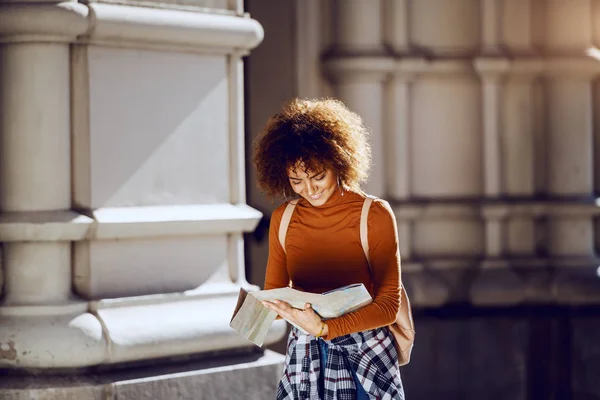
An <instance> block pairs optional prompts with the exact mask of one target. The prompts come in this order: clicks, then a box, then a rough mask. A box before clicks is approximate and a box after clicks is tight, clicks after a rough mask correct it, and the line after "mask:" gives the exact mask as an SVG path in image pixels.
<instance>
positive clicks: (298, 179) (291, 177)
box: [288, 170, 325, 181]
mask: <svg viewBox="0 0 600 400" xmlns="http://www.w3.org/2000/svg"><path fill="white" fill-rule="evenodd" d="M324 172H325V170H323V171H321V172H319V173H316V174H314V175H313V176H309V177H308V179H312V178H315V177H317V176H319V175H321V174H322V173H324ZM288 178H290V179H293V180H295V181H301V180H302V178H296V177H293V176H288Z"/></svg>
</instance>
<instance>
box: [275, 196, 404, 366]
mask: <svg viewBox="0 0 600 400" xmlns="http://www.w3.org/2000/svg"><path fill="white" fill-rule="evenodd" d="M375 199H376V197H374V196H367V197H366V198H365V201H364V203H363V207H362V211H361V215H360V243H361V246H362V249H363V252H364V254H365V258H366V259H367V264H368V265H369V272H371V274H372V268H371V261H370V260H369V240H368V227H367V221H368V217H369V210H370V208H371V204H372V203H373V200H375ZM296 204H298V199H296V200H292V201H290V202H289V203H288V204H287V206H286V208H285V210H284V212H283V216H282V217H281V223H280V225H279V235H278V236H279V243H281V247H282V248H283V251H284V252H285V237H286V234H287V229H288V227H289V224H290V220H291V218H292V214H293V213H294V210H295V209H296ZM400 289H401V290H400V296H401V297H400V310H398V315H397V316H396V322H394V323H393V324H391V325H389V326H388V328H389V330H390V333H391V334H392V336H393V337H394V344H395V347H396V351H397V353H398V364H399V365H406V364H408V363H409V361H410V355H411V352H412V348H413V345H414V341H415V324H414V321H413V316H412V309H411V307H410V300H409V299H408V295H407V293H406V289H405V288H404V285H403V284H402V282H400Z"/></svg>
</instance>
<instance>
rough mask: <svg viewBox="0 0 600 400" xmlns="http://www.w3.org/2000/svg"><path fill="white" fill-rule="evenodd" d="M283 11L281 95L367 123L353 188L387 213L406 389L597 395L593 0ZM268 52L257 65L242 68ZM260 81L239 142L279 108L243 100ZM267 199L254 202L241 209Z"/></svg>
mask: <svg viewBox="0 0 600 400" xmlns="http://www.w3.org/2000/svg"><path fill="white" fill-rule="evenodd" d="M248 3H249V8H250V9H252V8H253V7H254V8H258V9H262V12H263V13H265V16H264V18H262V17H260V16H259V17H257V19H258V20H259V21H260V22H261V23H262V22H263V21H265V24H264V26H265V32H267V35H268V31H269V29H270V25H269V23H268V22H269V21H270V20H269V18H270V17H269V16H270V15H271V14H270V13H269V12H270V11H269V9H268V6H266V5H265V4H264V2H261V1H260V0H256V1H249V2H248ZM267 3H268V2H267ZM261 5H262V6H264V7H261ZM295 5H296V8H295V10H292V9H291V7H290V10H289V12H294V13H295V14H294V15H295V21H296V24H295V29H294V31H293V33H292V34H290V35H288V36H278V38H277V39H276V40H274V41H273V42H272V43H273V49H283V48H286V51H289V47H292V48H293V49H294V51H293V53H292V54H293V58H294V60H295V67H294V69H293V72H294V76H293V78H292V79H293V81H294V82H295V83H294V86H292V85H291V84H290V83H289V84H288V86H287V87H289V92H290V93H292V95H293V96H301V97H302V96H307V97H318V96H336V97H338V98H340V99H341V100H343V101H344V102H345V103H346V104H348V105H349V106H350V107H351V108H352V109H354V110H356V111H358V112H359V114H361V115H362V116H363V118H364V119H365V121H366V123H367V124H368V125H369V126H370V127H371V129H372V137H371V140H372V146H373V155H374V167H373V171H372V176H371V179H370V181H369V182H368V184H367V185H366V187H365V189H366V190H367V191H368V192H369V193H372V194H374V195H378V196H381V197H383V198H385V199H387V200H389V201H390V202H391V203H392V205H393V207H394V211H395V213H396V217H397V219H398V228H399V236H400V242H401V243H400V245H401V254H402V258H403V278H404V281H405V283H406V285H407V287H408V292H409V294H410V296H411V299H412V302H413V305H414V306H415V307H416V308H417V309H418V310H417V331H418V334H417V344H416V348H415V359H414V362H413V363H411V365H409V366H407V367H406V368H405V377H406V378H405V380H406V386H407V389H408V393H409V396H410V395H411V394H413V395H414V396H415V398H439V397H443V396H447V397H450V398H474V399H475V398H488V397H489V396H497V397H494V398H523V399H525V398H527V399H538V398H540V399H545V398H547V399H550V398H561V399H563V398H566V399H568V398H580V399H587V398H595V397H594V396H598V395H599V392H598V386H597V384H596V383H595V382H596V381H595V380H594V379H595V378H593V377H594V376H597V375H598V374H600V367H599V365H598V360H599V357H598V349H599V346H600V342H599V341H598V340H597V339H595V338H593V337H591V336H589V335H586V334H585V333H584V332H585V329H586V327H589V326H591V325H593V324H595V322H594V321H595V318H597V317H598V316H599V312H598V308H597V307H598V304H600V278H599V277H598V269H597V268H598V265H599V264H598V261H599V260H598V257H597V249H598V245H599V244H600V227H599V221H600V219H599V218H598V215H599V213H600V211H599V209H598V200H597V194H598V192H599V191H600V179H599V177H600V174H598V173H597V172H596V171H599V170H600V168H599V166H600V164H599V163H600V147H599V146H598V143H600V136H599V135H598V130H597V129H595V124H596V123H597V118H598V115H600V109H598V105H599V104H600V102H598V96H597V92H598V88H599V86H598V83H597V82H598V80H597V76H598V74H599V73H600V61H598V59H596V58H595V56H596V54H598V51H597V49H596V45H598V44H600V43H599V41H600V34H599V33H600V14H599V11H600V3H598V2H597V1H594V0H326V1H318V0H306V1H298V2H296V4H295ZM287 18H289V17H287ZM274 51H276V50H274ZM276 54H277V53H272V54H266V52H265V53H262V54H259V53H256V54H253V55H252V56H251V57H250V60H249V68H251V67H252V65H253V63H260V62H263V61H262V60H265V59H266V58H264V57H268V58H269V59H270V60H273V59H274V57H275V55H276ZM286 54H287V53H286ZM259 57H260V60H259V59H258V58H259ZM289 72H290V71H288V70H286V71H285V72H281V74H280V75H278V76H273V73H274V72H273V71H271V72H270V77H271V79H273V80H275V81H278V79H280V77H283V76H287V75H288V74H289ZM253 74H254V75H253ZM257 76H261V72H260V70H251V74H250V75H249V84H250V94H249V96H250V97H251V98H253V99H254V102H255V103H256V102H258V103H259V105H256V104H254V105H252V107H253V108H254V109H261V112H259V113H257V114H253V113H252V112H250V113H249V116H250V127H251V129H252V130H251V132H249V137H250V138H252V137H254V135H255V134H256V133H257V132H256V129H257V127H258V126H260V124H262V123H264V120H265V119H266V117H267V116H268V115H270V114H272V113H273V112H275V111H276V110H277V109H278V107H279V106H280V102H282V101H284V100H286V99H282V98H281V97H270V96H268V92H266V93H265V92H259V91H253V89H252V87H253V86H252V85H253V79H260V78H257ZM288 82H289V81H288ZM254 93H256V94H254ZM259 93H260V95H258V94H259ZM253 95H254V96H256V97H252V96H253ZM275 100H277V101H275ZM274 102H276V103H277V104H276V106H275V105H273V103H274ZM260 104H265V105H266V106H265V107H262V106H261V105H260ZM253 118H259V120H256V121H255V120H253ZM251 184H252V183H251ZM262 201H263V200H262V199H261V198H260V194H259V193H256V192H255V193H252V192H251V193H250V197H249V202H250V204H264V203H261V202H262ZM275 205H277V204H275ZM275 205H272V206H269V207H273V206H275ZM269 207H267V206H264V207H263V208H262V209H261V211H263V212H264V213H265V214H266V215H268V214H269V212H270V210H271V209H272V208H269ZM261 227H262V229H263V230H266V227H268V221H263V222H261V225H259V230H258V231H257V235H256V238H257V240H258V241H259V244H258V245H256V246H253V247H251V249H250V253H251V254H252V258H251V262H252V264H251V273H250V274H249V276H251V277H252V280H253V283H256V284H262V279H263V276H264V265H265V260H266V251H265V250H264V249H265V248H266V247H265V246H266V244H265V240H266V239H265V238H266V236H265V234H264V231H263V233H262V234H261V233H260V229H261ZM590 324H591V325H590ZM484 393H487V394H485V395H484Z"/></svg>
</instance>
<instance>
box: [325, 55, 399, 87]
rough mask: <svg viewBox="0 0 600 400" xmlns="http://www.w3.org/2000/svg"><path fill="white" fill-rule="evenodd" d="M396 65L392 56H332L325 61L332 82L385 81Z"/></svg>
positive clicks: (326, 71)
mask: <svg viewBox="0 0 600 400" xmlns="http://www.w3.org/2000/svg"><path fill="white" fill-rule="evenodd" d="M395 65H396V63H395V60H394V58H393V57H390V56H372V57H331V58H329V59H327V60H325V62H324V63H323V67H324V69H325V73H326V75H327V76H328V77H329V79H330V80H331V81H332V82H348V81H355V82H373V81H383V80H385V79H386V78H388V77H389V76H390V74H391V73H392V72H393V71H394V70H395Z"/></svg>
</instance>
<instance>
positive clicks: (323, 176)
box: [315, 175, 325, 181]
mask: <svg viewBox="0 0 600 400" xmlns="http://www.w3.org/2000/svg"><path fill="white" fill-rule="evenodd" d="M323 178H325V175H321V176H319V177H318V178H315V179H316V180H318V181H322V180H323Z"/></svg>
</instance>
